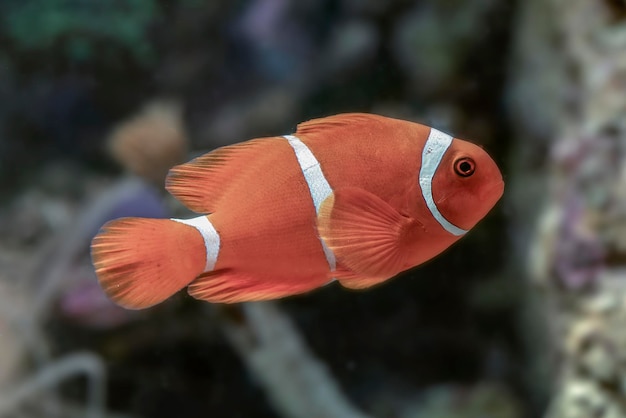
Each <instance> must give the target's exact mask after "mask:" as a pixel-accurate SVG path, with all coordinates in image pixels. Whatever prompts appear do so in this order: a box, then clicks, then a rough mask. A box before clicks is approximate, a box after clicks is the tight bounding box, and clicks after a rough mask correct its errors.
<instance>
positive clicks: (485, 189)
mask: <svg viewBox="0 0 626 418" xmlns="http://www.w3.org/2000/svg"><path fill="white" fill-rule="evenodd" d="M503 193H504V181H503V179H502V174H501V173H500V170H499V169H498V166H497V165H496V163H495V161H494V160H493V159H492V158H491V157H490V156H489V154H487V152H485V150H483V149H482V148H481V147H479V146H477V145H475V144H472V143H471V142H467V141H463V140H460V139H454V140H453V141H452V143H451V144H450V147H449V148H448V149H447V150H446V152H445V154H444V155H443V157H442V159H441V162H440V164H439V166H438V167H437V170H436V172H435V174H434V176H433V179H432V197H433V201H434V203H435V205H436V207H437V209H438V210H439V212H440V213H441V215H443V217H444V218H445V219H446V220H447V221H448V222H450V223H452V224H453V225H454V226H456V227H458V228H461V229H463V230H469V229H471V228H472V227H473V226H474V225H476V223H478V221H480V220H481V219H482V218H483V217H485V215H487V213H488V212H489V211H490V210H491V209H492V208H493V207H494V205H495V204H496V203H497V202H498V200H500V198H501V197H502V194H503Z"/></svg>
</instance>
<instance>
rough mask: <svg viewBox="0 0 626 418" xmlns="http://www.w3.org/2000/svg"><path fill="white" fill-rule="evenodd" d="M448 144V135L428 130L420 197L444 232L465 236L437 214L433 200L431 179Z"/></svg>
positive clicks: (461, 230)
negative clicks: (422, 197)
mask: <svg viewBox="0 0 626 418" xmlns="http://www.w3.org/2000/svg"><path fill="white" fill-rule="evenodd" d="M450 144H452V137H451V136H450V135H448V134H445V133H443V132H440V131H438V130H436V129H434V128H431V129H430V134H429V135H428V140H427V141H426V144H425V145H424V151H423V152H422V168H421V169H420V175H419V183H420V187H421V189H422V196H424V200H425V201H426V206H428V210H430V213H431V214H432V215H433V217H434V218H435V219H436V220H437V222H439V224H441V226H442V227H443V228H444V229H445V230H446V231H448V232H449V233H451V234H452V235H457V236H459V235H463V234H465V233H466V232H467V231H466V230H464V229H461V228H459V227H458V226H455V225H453V224H451V223H450V222H448V220H447V219H446V218H444V217H443V215H442V214H441V212H439V209H438V208H437V205H436V204H435V201H434V199H433V185H432V181H433V177H434V176H435V173H436V172H437V167H439V163H440V162H441V159H442V158H443V155H444V154H445V153H446V151H447V150H448V147H450Z"/></svg>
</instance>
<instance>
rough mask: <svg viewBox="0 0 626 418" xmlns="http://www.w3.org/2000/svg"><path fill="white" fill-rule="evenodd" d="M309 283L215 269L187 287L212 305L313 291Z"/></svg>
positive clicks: (193, 294)
mask: <svg viewBox="0 0 626 418" xmlns="http://www.w3.org/2000/svg"><path fill="white" fill-rule="evenodd" d="M309 283H311V282H310V281H308V280H290V281H285V280H282V281H281V280H277V279H276V278H261V277H258V276H255V275H252V274H250V273H247V272H241V271H236V270H231V269H225V270H216V271H212V272H208V273H204V274H202V275H200V276H199V277H197V278H196V279H195V280H194V281H193V282H192V283H191V284H190V285H189V287H188V289H187V290H188V292H189V294H190V295H191V296H192V297H194V298H196V299H201V300H204V301H207V302H211V303H238V302H255V301H263V300H272V299H280V298H283V297H286V296H291V295H296V294H299V293H304V292H307V291H309V290H312V289H313V288H315V287H316V286H314V285H313V286H312V285H310V284H309Z"/></svg>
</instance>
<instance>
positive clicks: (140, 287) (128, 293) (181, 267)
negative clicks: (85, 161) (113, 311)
mask: <svg viewBox="0 0 626 418" xmlns="http://www.w3.org/2000/svg"><path fill="white" fill-rule="evenodd" d="M207 245H208V244H207ZM218 245H219V244H218ZM91 256H92V259H93V264H94V266H95V268H96V274H97V275H98V279H99V281H100V285H101V286H102V288H103V289H104V291H105V293H106V294H107V295H108V296H109V297H110V298H111V299H112V300H113V301H115V302H116V303H117V304H119V305H121V306H123V307H125V308H129V309H143V308H148V307H150V306H152V305H156V304H157V303H160V302H162V301H164V300H165V299H167V298H169V297H170V296H172V295H173V294H174V293H176V292H178V291H179V290H180V289H182V288H183V287H185V286H187V285H188V284H189V283H190V282H191V281H193V280H194V279H195V278H196V277H197V276H198V275H200V274H201V273H202V272H203V271H204V270H205V267H206V265H207V262H206V257H207V251H206V247H205V240H204V239H203V236H202V235H201V234H200V233H199V232H198V230H197V229H196V228H194V227H193V226H190V225H189V224H185V223H181V222H177V221H174V220H169V219H145V218H122V219H117V220H114V221H111V222H108V223H107V224H105V225H104V227H103V229H102V230H101V231H100V233H99V234H98V235H97V236H96V237H95V238H94V239H93V241H92V243H91Z"/></svg>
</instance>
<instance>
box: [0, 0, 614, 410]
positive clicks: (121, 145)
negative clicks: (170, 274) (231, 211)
mask: <svg viewBox="0 0 626 418" xmlns="http://www.w3.org/2000/svg"><path fill="white" fill-rule="evenodd" d="M625 93H626V2H624V1H623V0H568V1H563V0H525V1H506V2H502V1H496V0H472V1H462V0H420V1H411V0H386V1H377V0H298V1H290V0H237V1H233V0H211V1H202V0H179V1H173V0H26V1H25V0H2V1H1V2H0V417H9V418H18V417H19V418H22V417H23V418H28V417H62V418H66V417H89V418H91V417H94V418H107V417H110V418H113V417H120V418H121V417H127V418H135V417H146V418H153V417H154V418H160V417H188V418H193V417H207V416H210V417H261V418H274V417H276V418H278V417H280V418H282V417H285V418H344V417H345V418H347V417H351V418H352V417H355V418H359V417H362V418H365V417H372V418H374V417H382V418H425V417H429V418H456V417H458V418H526V417H529V418H533V417H548V418H570V417H571V418H579V417H580V418H589V417H602V418H619V417H626V407H625V405H626V331H624V329H625V328H626V287H625V283H626V277H625V276H626V270H624V264H625V263H626V118H625V117H624V116H625V115H626V95H625ZM353 111H362V112H372V113H379V114H383V115H387V116H393V117H398V118H402V119H408V120H412V121H416V122H420V123H424V124H427V125H430V126H434V127H436V128H438V129H440V130H443V131H446V132H448V133H451V134H453V135H454V136H456V137H460V138H464V139H468V140H471V141H474V142H476V143H478V144H480V145H482V146H483V147H484V148H485V149H487V150H488V152H489V153H490V154H491V155H492V156H493V157H494V158H495V159H496V161H497V162H498V165H499V166H500V167H501V169H502V171H503V173H504V176H505V182H506V184H507V186H506V191H505V197H504V198H503V200H502V201H501V202H500V203H499V205H498V206H497V207H496V208H495V209H494V210H493V211H492V212H491V213H490V214H489V215H488V216H487V218H485V219H484V220H483V221H482V222H481V223H480V224H479V225H478V226H477V227H476V228H475V229H474V230H473V231H472V232H471V233H469V234H468V235H467V237H465V238H464V239H463V240H461V241H460V242H459V243H458V244H456V245H455V246H453V247H452V248H451V249H449V250H448V251H446V252H445V253H444V254H442V255H440V256H439V257H438V258H436V259H435V260H433V261H431V262H429V263H427V264H426V265H423V266H420V267H418V268H416V269H414V270H412V271H410V272H407V273H405V274H402V275H401V276H399V277H398V278H395V279H394V280H391V281H389V282H387V283H385V284H383V285H381V286H379V287H377V288H375V289H372V290H369V291H362V292H357V291H349V290H346V289H343V288H342V287H341V286H340V285H338V284H332V285H329V286H326V287H324V288H322V289H320V290H318V291H315V292H312V293H310V294H306V295H300V296H295V297H291V298H287V299H284V300H281V301H278V302H272V303H264V304H244V305H241V306H229V307H224V306H216V305H210V304H207V303H203V302H199V301H195V300H193V299H191V298H190V297H189V296H187V295H186V293H185V292H181V294H179V295H177V296H176V297H174V298H172V299H171V300H169V301H167V302H166V303H163V304H161V305H159V306H157V307H154V308H151V309H148V310H145V311H126V310H123V309H121V308H118V307H117V306H115V305H113V304H112V303H111V302H109V301H108V300H107V299H106V298H105V297H104V295H103V294H102V292H101V290H100V288H99V287H98V285H97V282H96V279H95V275H94V272H93V267H92V265H91V263H90V259H89V250H88V248H89V242H90V240H91V238H92V237H93V236H94V234H95V233H96V232H97V231H98V229H99V227H100V226H101V225H102V224H103V223H104V222H106V221H107V220H109V219H114V218H117V217H122V216H146V217H172V216H185V215H186V214H188V213H187V212H185V209H184V208H182V207H181V206H180V204H179V203H177V202H176V201H174V200H173V199H172V198H171V197H170V196H168V195H167V193H166V192H165V191H164V189H163V180H164V177H165V175H166V173H167V170H168V169H169V168H170V167H171V166H173V165H175V164H178V163H181V162H183V161H186V160H188V159H190V158H192V157H193V156H194V155H198V154H200V153H203V152H207V151H210V150H212V149H214V148H217V147H219V146H223V145H227V144H232V143H234V142H239V141H242V140H247V139H251V138H254V137H262V136H272V135H283V134H288V133H291V132H293V131H294V130H295V127H296V124H297V123H299V122H301V121H305V120H308V119H311V118H315V117H322V116H327V115H332V114H336V113H340V112H353ZM380 140H381V146H384V138H381V139H380ZM251 216H254V214H251Z"/></svg>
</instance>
